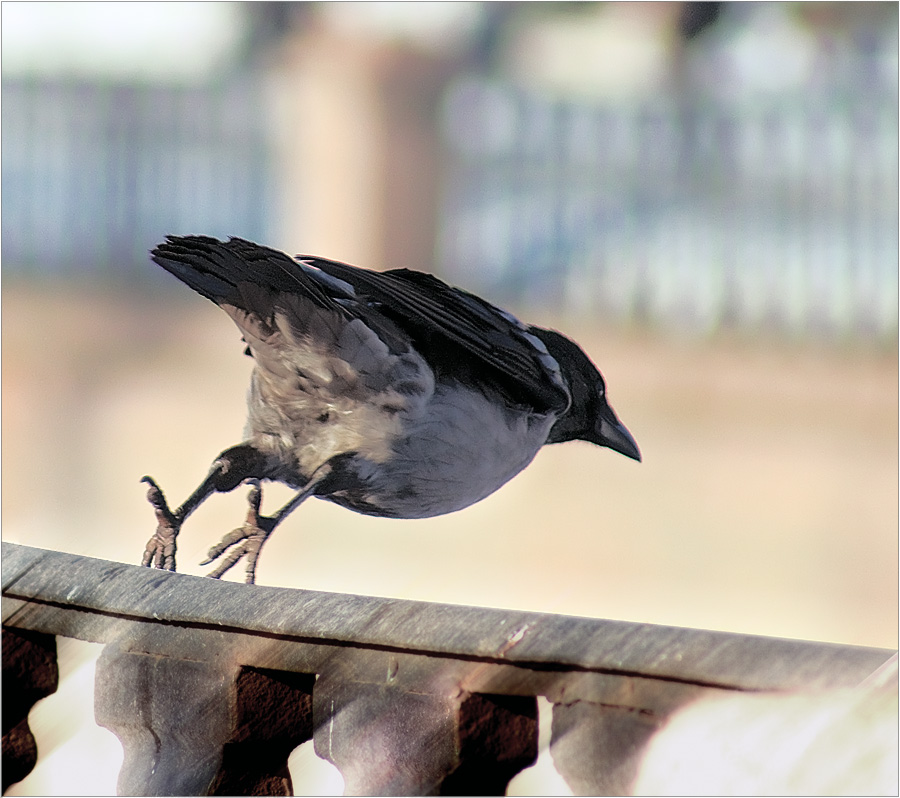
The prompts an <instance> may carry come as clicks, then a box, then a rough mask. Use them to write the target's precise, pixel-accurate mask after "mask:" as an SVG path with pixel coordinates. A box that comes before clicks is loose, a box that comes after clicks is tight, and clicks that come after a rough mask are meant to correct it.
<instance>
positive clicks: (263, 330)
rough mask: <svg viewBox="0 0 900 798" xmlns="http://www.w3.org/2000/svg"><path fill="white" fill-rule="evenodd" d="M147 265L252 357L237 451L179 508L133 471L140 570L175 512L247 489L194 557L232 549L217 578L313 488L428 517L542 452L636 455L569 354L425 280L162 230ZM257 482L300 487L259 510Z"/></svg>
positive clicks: (582, 357) (478, 494) (169, 532)
mask: <svg viewBox="0 0 900 798" xmlns="http://www.w3.org/2000/svg"><path fill="white" fill-rule="evenodd" d="M151 255H152V258H153V260H154V261H155V262H156V263H158V264H159V265H160V266H162V267H163V268H164V269H166V270H167V271H169V272H171V273H172V274H174V275H175V276H176V277H178V278H179V279H180V280H181V281H182V282H184V283H187V285H189V286H190V287H191V288H193V289H194V290H195V291H197V292H198V293H199V294H202V295H203V296H205V297H206V298H207V299H210V300H212V301H213V302H215V303H216V305H218V306H219V307H220V308H222V310H224V311H225V312H226V313H227V314H228V315H229V316H230V317H231V318H232V319H233V320H234V322H235V324H237V326H238V328H239V329H240V331H241V333H242V334H243V340H244V341H245V343H246V345H247V348H246V350H245V351H246V353H247V354H249V355H250V356H251V357H252V358H253V360H254V364H255V365H254V369H253V373H252V377H251V381H250V390H249V394H248V398H247V405H248V417H247V425H246V427H245V429H244V435H243V440H242V442H241V443H239V444H238V445H236V446H232V447H231V448H229V449H226V450H225V451H223V452H222V453H221V454H219V455H218V457H216V459H215V460H214V461H213V463H212V466H211V468H210V471H209V474H208V475H207V477H206V479H204V480H203V482H202V483H201V484H200V485H199V486H198V487H197V489H196V490H195V491H194V492H193V493H192V494H191V495H190V496H189V497H188V498H187V499H186V500H185V502H184V504H182V505H181V506H180V507H179V508H178V509H177V510H175V511H174V512H172V511H171V510H170V509H169V507H168V505H167V503H166V499H165V497H164V495H163V493H162V491H161V490H160V488H159V486H158V485H157V484H156V482H155V481H154V480H153V479H152V478H150V477H144V478H143V481H145V482H146V483H147V484H149V486H150V489H149V491H148V494H147V497H148V499H149V501H150V503H151V505H152V506H153V508H154V510H155V512H156V517H157V529H156V532H155V533H154V535H153V537H152V538H151V539H150V541H149V542H148V543H147V547H146V550H145V552H144V557H143V562H142V564H143V565H145V566H151V565H152V566H155V567H157V568H164V569H168V570H171V571H174V570H175V541H176V537H177V535H178V533H179V532H180V530H181V526H182V524H183V523H184V521H185V519H186V518H187V517H188V516H189V515H190V514H191V513H192V512H193V511H194V510H195V509H196V508H197V507H198V506H199V505H200V503H201V502H203V501H204V500H205V499H206V498H207V497H209V496H210V495H211V494H213V493H215V492H217V491H222V492H225V491H231V490H233V489H234V488H236V487H238V486H239V485H240V484H242V483H243V482H245V481H247V482H248V483H249V484H250V486H251V489H250V495H249V510H248V514H247V520H246V522H245V524H244V525H243V526H241V527H240V528H238V529H235V530H234V531H233V532H231V533H230V534H228V535H226V536H225V537H224V538H223V539H222V541H221V542H220V543H219V544H217V545H216V546H214V547H213V548H212V549H210V552H209V555H208V558H207V560H206V561H205V562H204V563H203V564H204V565H207V564H209V563H212V562H213V561H214V560H216V559H218V558H219V557H221V556H222V555H223V554H225V553H226V552H228V554H227V556H226V557H225V558H224V559H223V560H222V561H221V563H220V564H219V565H218V567H217V568H216V569H215V570H214V571H213V572H212V573H211V574H210V576H213V577H217V578H218V577H220V576H222V574H224V573H225V572H226V571H227V570H228V569H229V568H231V567H232V566H233V565H234V564H235V563H237V562H238V561H239V560H240V559H241V558H243V557H246V568H247V577H246V579H247V582H250V583H252V582H254V581H255V574H256V563H257V560H258V557H259V552H260V549H261V548H262V545H263V543H265V541H266V540H267V539H268V537H269V536H270V535H271V534H272V531H273V530H274V529H275V527H277V526H278V524H279V523H281V521H283V520H284V518H285V517H286V516H287V515H288V514H289V513H290V512H291V511H292V510H293V509H295V508H296V507H297V506H298V505H299V504H300V503H301V502H302V501H303V500H304V499H307V498H308V497H310V496H316V497H318V498H320V499H327V500H329V501H332V502H335V503H337V504H340V505H343V506H344V507H347V508H349V509H351V510H355V511H357V512H359V513H365V514H367V515H376V516H386V517H391V518H427V517H430V516H435V515H442V514H444V513H451V512H454V511H455V510H461V509H462V508H464V507H468V506H469V505H470V504H474V503H475V502H477V501H480V500H481V499H483V498H485V496H488V495H490V494H491V493H493V492H494V491H495V490H497V489H498V488H499V487H500V486H501V485H503V484H504V483H505V482H507V481H508V480H510V479H511V478H512V477H514V476H515V475H516V474H518V473H519V472H520V471H521V470H522V469H523V468H525V467H526V466H527V465H528V464H529V463H530V462H531V460H532V459H533V458H534V456H535V455H536V454H537V452H538V450H539V449H540V448H541V447H542V446H543V445H544V444H547V443H562V442H563V441H571V440H576V439H580V440H585V441H590V442H591V443H595V444H597V445H598V446H606V447H609V448H610V449H613V450H614V451H616V452H619V453H621V454H624V455H625V456H626V457H630V458H632V459H634V460H640V459H641V455H640V451H639V450H638V447H637V444H636V443H635V440H634V438H633V437H632V436H631V434H630V433H629V432H628V430H627V429H626V428H625V426H624V425H623V424H622V423H621V422H620V421H619V419H618V418H617V417H616V414H615V413H614V412H613V410H612V408H611V407H610V405H609V402H608V401H607V397H606V385H605V383H604V381H603V377H602V376H601V374H600V372H599V371H597V369H596V367H595V366H594V364H593V363H591V361H590V359H589V358H588V356H587V355H586V354H585V353H584V352H583V351H582V350H581V348H580V347H579V346H578V345H577V344H575V343H574V342H573V341H571V340H569V339H568V338H566V337H565V336H564V335H561V334H560V333H558V332H555V331H553V330H546V329H543V328H541V327H535V326H532V325H528V324H523V323H522V322H520V321H519V320H518V319H516V318H515V317H514V316H513V315H512V314H510V313H508V312H506V311H505V310H501V309H500V308H497V307H495V306H494V305H491V304H490V303H488V302H486V301H485V300H483V299H480V298H479V297H477V296H475V295H473V294H470V293H468V292H466V291H463V290H460V289H458V288H452V287H450V286H448V285H446V284H445V283H443V282H441V281H440V280H438V279H437V278H435V277H432V276H431V275H428V274H423V273H420V272H415V271H409V270H407V269H395V270H392V271H387V272H374V271H369V270H367V269H360V268H356V267H354V266H349V265H347V264H344V263H339V262H337V261H332V260H325V259H324V258H318V257H313V256H307V255H298V256H297V257H296V258H291V257H289V256H288V255H286V254H284V253H282V252H278V251H277V250H274V249H270V248H268V247H263V246H260V245H258V244H254V243H252V242H250V241H245V240H243V239H240V238H231V239H229V240H228V241H226V242H222V241H219V240H217V239H215V238H209V237H206V236H168V237H167V240H166V242H165V243H163V244H160V245H159V246H158V247H157V248H156V249H154V250H153V252H152V253H151ZM261 480H275V481H278V482H283V483H285V484H287V485H288V486H290V487H291V488H293V489H295V490H296V491H297V493H296V495H295V496H294V497H293V498H292V499H291V500H290V501H289V502H288V503H287V504H286V505H285V506H284V507H282V508H281V509H280V510H278V511H277V512H276V513H275V514H274V515H271V516H264V515H262V514H261V513H260V501H261V487H260V481H261Z"/></svg>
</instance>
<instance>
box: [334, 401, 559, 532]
mask: <svg viewBox="0 0 900 798" xmlns="http://www.w3.org/2000/svg"><path fill="white" fill-rule="evenodd" d="M554 420H555V416H553V415H552V414H551V415H536V414H533V413H527V412H523V411H521V410H512V409H510V408H507V407H504V406H503V405H501V404H497V403H495V402H491V401H489V400H488V399H487V398H486V397H485V396H484V394H482V393H481V392H479V391H476V390H471V389H466V388H463V387H462V386H460V385H458V384H439V385H438V386H437V387H436V388H435V391H434V394H433V395H432V397H431V400H430V401H429V403H428V405H427V407H426V408H425V410H424V412H423V413H422V415H421V416H420V417H419V418H417V419H414V420H411V422H412V423H410V424H409V426H408V427H407V428H406V430H405V434H404V435H402V436H400V437H398V438H397V439H396V441H395V442H394V445H393V447H392V456H391V457H390V458H389V459H388V460H386V461H384V462H382V463H380V464H377V466H376V465H375V464H372V463H369V462H366V460H365V458H357V461H356V467H357V469H358V473H359V477H360V483H361V485H362V484H365V489H364V491H362V492H361V493H360V494H359V496H360V498H361V499H363V501H362V502H361V504H360V506H354V502H353V501H352V500H351V501H348V500H347V499H348V498H349V497H335V498H336V500H338V501H340V502H341V503H343V504H347V505H348V506H351V507H354V509H357V510H359V511H361V512H369V513H373V512H374V513H378V512H379V510H380V511H381V513H383V514H385V515H390V516H393V517H398V518H427V517H430V516H435V515H443V514H444V513H450V512H454V511H456V510H461V509H463V508H464V507H468V506H469V505H470V504H474V503H475V502H478V501H480V500H481V499H483V498H485V497H486V496H489V495H490V494H491V493H493V492H494V491H495V490H497V489H498V488H499V487H501V486H502V485H504V484H505V483H506V482H508V481H509V480H510V479H512V477H514V476H515V475H516V474H518V473H519V472H520V471H521V470H522V469H523V468H525V467H526V466H527V465H528V464H529V463H530V462H531V461H532V460H533V459H534V456H535V455H536V454H537V452H538V450H539V449H540V448H541V446H542V445H543V444H544V441H545V440H546V439H547V435H548V433H549V431H550V427H551V426H552V425H553V422H554Z"/></svg>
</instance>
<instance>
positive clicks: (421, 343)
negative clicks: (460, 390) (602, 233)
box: [297, 255, 570, 412]
mask: <svg viewBox="0 0 900 798" xmlns="http://www.w3.org/2000/svg"><path fill="white" fill-rule="evenodd" d="M297 259H298V261H299V262H300V263H301V264H303V265H305V266H307V267H313V268H314V269H318V270H320V271H322V272H325V274H327V275H330V276H331V277H334V278H336V279H338V280H340V281H342V282H343V283H346V284H348V285H349V286H351V288H352V289H353V292H354V294H355V296H356V299H357V302H359V303H365V305H366V307H368V308H371V309H373V310H377V311H378V312H379V313H381V314H383V315H384V316H386V317H387V318H389V319H390V320H391V321H393V322H394V323H395V324H397V325H398V326H399V327H400V328H401V329H403V330H404V331H406V332H407V334H409V335H410V337H411V338H412V339H413V341H414V345H415V346H416V349H417V350H418V351H419V352H420V353H421V354H422V355H423V356H425V357H426V358H427V359H428V360H429V362H431V363H433V364H436V365H437V371H440V364H441V363H442V362H443V363H447V366H448V368H451V369H452V370H453V371H454V372H456V373H461V372H462V371H463V370H466V373H467V377H468V378H469V379H470V380H472V381H474V382H476V383H477V382H478V381H479V380H478V377H477V372H481V373H483V372H484V369H483V367H485V366H486V367H488V370H489V371H490V372H492V377H493V382H494V384H495V387H497V388H501V387H502V388H503V389H505V391H504V392H505V393H506V394H507V396H508V398H509V399H510V400H511V401H513V402H514V403H516V404H529V405H531V406H532V407H533V408H534V409H535V410H538V411H540V412H546V411H554V412H560V411H562V410H565V408H566V407H568V405H569V402H570V396H569V392H568V390H567V388H566V387H565V385H564V383H563V382H562V378H561V376H560V373H559V368H558V365H557V363H556V361H555V360H554V359H553V358H552V356H551V355H550V354H549V353H548V352H547V349H546V347H545V345H544V343H543V342H542V341H541V340H540V339H539V338H538V337H537V336H536V335H534V334H532V333H531V332H529V328H528V326H526V325H525V324H523V323H522V322H520V321H519V320H518V319H516V318H515V317H514V316H513V315H512V314H510V313H507V312H506V311H504V310H501V309H500V308H497V307H495V306H494V305H492V304H490V303H489V302H486V301H485V300H483V299H481V298H480V297H477V296H475V295H474V294H470V293H469V292H468V291H463V290H462V289H459V288H453V287H451V286H449V285H447V284H446V283H444V282H442V281H441V280H439V279H438V278H437V277H434V276H432V275H430V274H424V273H422V272H415V271H410V270H409V269H394V270H391V271H386V272H375V271H370V270H368V269H360V268H357V267H355V266H350V265H348V264H346V263H340V262H338V261H332V260H326V259H325V258H318V257H315V256H310V255H298V256H297ZM311 273H312V272H311ZM363 318H365V316H364V315H363ZM473 361H477V362H478V364H479V366H481V368H479V369H475V370H473V369H471V368H469V369H467V364H468V365H471V364H472V362H473ZM497 380H499V381H500V384H499V385H497V384H496V383H497Z"/></svg>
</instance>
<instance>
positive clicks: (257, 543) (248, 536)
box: [200, 479, 275, 585]
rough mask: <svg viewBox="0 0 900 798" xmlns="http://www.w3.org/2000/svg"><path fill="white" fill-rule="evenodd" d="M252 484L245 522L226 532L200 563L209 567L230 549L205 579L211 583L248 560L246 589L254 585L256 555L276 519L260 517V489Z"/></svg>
mask: <svg viewBox="0 0 900 798" xmlns="http://www.w3.org/2000/svg"><path fill="white" fill-rule="evenodd" d="M249 481H250V482H251V488H250V493H249V494H248V496H247V502H248V504H249V508H248V510H247V520H246V521H245V522H244V525H243V526H241V527H238V528H237V529H234V530H232V531H231V532H229V533H228V534H227V535H225V537H223V538H222V540H220V541H219V542H218V543H217V544H216V545H215V546H213V547H212V548H211V549H210V550H209V553H208V554H207V555H206V559H205V560H204V561H203V562H202V563H200V564H201V565H209V564H210V563H212V562H214V561H215V560H217V559H219V557H221V556H222V555H223V554H224V553H225V552H226V551H228V550H229V549H231V551H230V552H229V553H228V556H227V557H226V558H225V559H224V560H223V561H222V562H221V563H220V564H219V565H218V567H217V568H216V569H215V570H213V571H212V572H211V573H210V574H208V576H210V577H212V578H213V579H219V578H220V577H221V576H222V575H223V574H225V573H226V572H227V571H228V570H229V569H230V568H231V567H232V566H234V565H235V564H236V563H237V562H238V561H240V560H241V559H242V558H243V557H246V558H247V577H246V582H247V584H248V585H252V584H255V582H256V563H257V560H259V553H260V551H261V550H262V546H263V543H265V542H266V540H267V539H268V537H269V535H270V534H271V533H272V530H273V529H274V528H275V519H273V518H268V517H266V516H264V515H260V512H259V507H260V503H261V502H262V488H261V487H260V484H259V480H255V479H254V480H249Z"/></svg>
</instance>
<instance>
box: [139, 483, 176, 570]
mask: <svg viewBox="0 0 900 798" xmlns="http://www.w3.org/2000/svg"><path fill="white" fill-rule="evenodd" d="M141 482H146V483H147V484H148V485H149V486H150V487H149V489H148V490H147V501H149V502H150V504H151V505H152V507H153V510H154V512H155V513H156V531H155V532H154V533H153V537H151V538H150V540H148V541H147V546H146V547H145V548H144V556H143V557H142V558H141V565H143V566H144V567H145V568H150V567H152V568H160V569H163V570H165V571H174V570H175V549H176V546H175V538H176V537H177V536H178V532H179V531H180V529H181V524H180V523H179V521H178V519H177V518H175V515H174V514H173V513H172V511H171V510H170V509H169V505H168V503H167V502H166V497H165V495H164V494H163V492H162V489H161V488H160V487H159V485H157V484H156V482H155V481H154V479H153V478H152V477H143V478H142V479H141Z"/></svg>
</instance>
